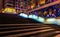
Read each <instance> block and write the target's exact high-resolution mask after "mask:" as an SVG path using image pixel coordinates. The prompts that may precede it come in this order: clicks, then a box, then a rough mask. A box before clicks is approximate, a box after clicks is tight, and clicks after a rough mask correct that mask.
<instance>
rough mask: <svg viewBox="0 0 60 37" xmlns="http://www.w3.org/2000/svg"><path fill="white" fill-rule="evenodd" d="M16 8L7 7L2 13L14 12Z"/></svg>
mask: <svg viewBox="0 0 60 37" xmlns="http://www.w3.org/2000/svg"><path fill="white" fill-rule="evenodd" d="M14 12H16V10H15V9H14V8H5V9H4V10H3V11H2V13H14Z"/></svg>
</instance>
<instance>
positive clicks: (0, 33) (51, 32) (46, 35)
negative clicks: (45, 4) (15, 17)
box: [0, 24, 60, 37]
mask: <svg viewBox="0 0 60 37" xmlns="http://www.w3.org/2000/svg"><path fill="white" fill-rule="evenodd" d="M59 34H60V30H59V28H58V27H57V26H55V25H45V24H1V25H0V37H53V36H56V35H59Z"/></svg>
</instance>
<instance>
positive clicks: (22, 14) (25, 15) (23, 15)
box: [19, 13, 28, 18]
mask: <svg viewBox="0 0 60 37" xmlns="http://www.w3.org/2000/svg"><path fill="white" fill-rule="evenodd" d="M19 16H22V17H24V18H28V15H27V14H24V13H21V14H19Z"/></svg>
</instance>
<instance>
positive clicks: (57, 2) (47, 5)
mask: <svg viewBox="0 0 60 37" xmlns="http://www.w3.org/2000/svg"><path fill="white" fill-rule="evenodd" d="M59 3H60V0H59V1H56V2H52V3H49V4H46V5H44V6H41V7H39V8H36V9H33V10H30V11H28V13H30V12H33V11H35V10H40V9H43V8H46V7H49V6H52V5H55V4H59Z"/></svg>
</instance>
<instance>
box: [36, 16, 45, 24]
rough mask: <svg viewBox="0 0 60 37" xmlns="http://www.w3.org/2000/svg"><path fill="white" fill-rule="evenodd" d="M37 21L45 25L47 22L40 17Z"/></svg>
mask: <svg viewBox="0 0 60 37" xmlns="http://www.w3.org/2000/svg"><path fill="white" fill-rule="evenodd" d="M37 21H39V22H42V23H44V22H45V19H44V18H42V17H38V19H37Z"/></svg>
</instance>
